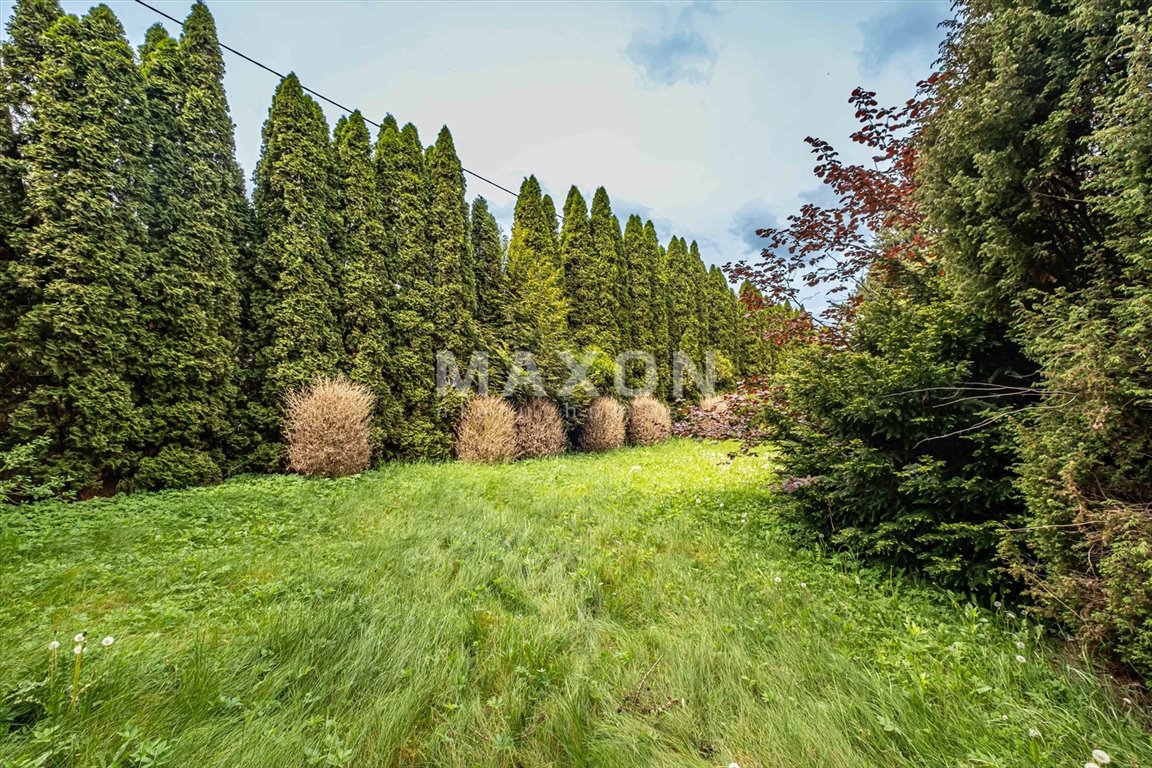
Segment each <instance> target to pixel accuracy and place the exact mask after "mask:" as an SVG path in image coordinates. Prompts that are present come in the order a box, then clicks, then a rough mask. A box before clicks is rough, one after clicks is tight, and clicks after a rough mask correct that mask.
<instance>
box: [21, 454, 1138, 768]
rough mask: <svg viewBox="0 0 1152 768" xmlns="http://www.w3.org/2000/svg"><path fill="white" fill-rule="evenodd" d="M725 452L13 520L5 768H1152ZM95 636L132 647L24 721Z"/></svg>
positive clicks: (1043, 680) (372, 476) (1022, 635)
mask: <svg viewBox="0 0 1152 768" xmlns="http://www.w3.org/2000/svg"><path fill="white" fill-rule="evenodd" d="M730 448H731V446H727V445H719V446H716V445H713V446H710V447H705V446H701V445H699V444H696V443H692V442H687V441H683V440H673V441H671V442H670V443H667V444H664V445H661V446H657V447H653V448H645V449H632V450H623V451H616V452H612V453H608V454H600V455H590V454H579V455H567V456H564V457H560V458H556V459H552V460H549V461H535V462H528V463H520V464H509V465H502V466H487V465H470V464H463V463H458V464H449V465H406V466H389V467H387V468H385V469H383V470H379V471H371V472H366V473H363V474H361V475H358V476H356V477H351V478H345V479H342V480H319V479H309V478H304V477H299V476H280V477H260V478H252V479H242V480H236V481H231V482H227V483H225V484H223V485H221V486H217V487H214V488H205V489H197V490H190V491H179V492H167V493H160V494H152V495H133V496H122V497H117V498H114V499H108V500H99V501H93V502H86V503H83V504H80V505H73V506H67V505H62V504H55V503H47V504H42V505H37V506H31V507H25V508H20V509H5V510H3V511H2V512H0V595H3V598H2V600H0V644H2V647H3V649H4V652H3V653H2V654H0V697H2V698H0V701H3V704H0V713H3V715H2V717H4V718H5V721H4V722H3V723H2V724H0V765H3V766H6V767H7V766H32V765H45V766H93V767H97V766H107V765H119V766H135V765H167V766H174V767H175V766H181V767H182V766H196V767H197V768H208V767H212V766H220V767H223V766H228V767H229V768H267V767H268V766H276V767H277V768H280V767H284V766H287V767H292V766H365V767H367V766H373V767H375V766H507V767H509V768H511V767H512V766H524V768H530V767H535V766H575V765H584V766H700V767H701V768H704V767H705V766H727V765H728V764H729V763H730V762H736V763H737V764H739V765H740V766H741V768H749V767H750V766H781V765H785V766H816V765H821V766H860V767H861V768H863V767H865V766H868V767H871V766H878V765H883V766H961V765H966V766H1053V765H1075V766H1079V765H1083V764H1084V763H1085V762H1086V761H1087V760H1088V758H1089V755H1090V753H1091V750H1092V749H1103V750H1105V751H1107V752H1108V753H1109V755H1111V758H1112V765H1114V766H1115V765H1123V766H1135V765H1137V764H1141V765H1149V764H1152V745H1150V742H1149V739H1148V736H1147V734H1146V733H1145V732H1144V731H1143V730H1142V727H1141V726H1142V721H1141V720H1140V719H1139V716H1138V715H1137V711H1138V708H1139V706H1140V702H1139V701H1136V702H1135V703H1134V704H1133V705H1132V706H1129V705H1127V704H1125V703H1124V702H1123V701H1122V698H1123V697H1125V696H1131V694H1130V693H1128V692H1125V691H1112V690H1109V689H1108V688H1107V687H1106V686H1105V685H1104V684H1103V683H1101V682H1099V681H1098V680H1097V679H1096V678H1094V677H1093V676H1092V675H1089V674H1087V673H1084V672H1081V671H1077V668H1076V667H1075V666H1070V665H1069V664H1067V663H1066V662H1065V661H1064V657H1062V656H1060V655H1058V654H1057V653H1056V652H1055V649H1054V648H1053V647H1052V646H1050V645H1048V644H1046V643H1045V642H1044V641H1042V640H1041V639H1039V634H1038V632H1037V630H1036V629H1035V628H1034V627H1032V626H1030V625H1029V624H1027V623H1025V622H1024V621H1023V620H1021V619H1019V618H1012V617H1011V616H1009V615H1008V613H1007V612H1008V611H1009V610H1010V608H1011V607H1010V606H1004V607H1002V608H1001V610H999V611H997V610H995V609H993V607H992V606H988V607H987V608H983V607H974V606H971V605H968V604H967V603H966V602H965V601H964V600H963V599H961V598H959V597H955V596H952V595H949V594H945V593H940V592H937V591H934V590H930V589H927V588H923V587H918V586H916V585H914V584H912V583H911V582H908V581H906V580H904V579H901V578H897V577H888V576H885V575H883V574H878V573H875V572H873V571H869V570H862V569H859V568H857V567H855V566H853V565H852V564H851V563H850V562H848V561H841V560H839V559H836V558H829V557H823V556H820V555H819V554H818V553H816V552H813V551H810V550H807V549H803V548H797V545H796V544H795V543H793V542H791V541H790V540H789V539H788V538H787V536H786V535H785V534H784V533H783V532H781V531H780V530H779V529H778V528H777V526H776V523H775V521H774V518H773V516H772V499H771V498H770V497H769V496H768V495H767V494H766V492H765V488H766V487H767V486H768V483H769V481H770V479H771V469H770V467H768V466H766V463H765V460H764V459H760V458H756V457H742V458H739V459H736V460H735V463H731V464H730V463H727V462H726V461H725V458H724V457H725V453H726V451H727V450H729V449H730ZM80 630H87V631H88V632H89V635H90V637H91V638H101V637H104V636H106V635H107V636H114V637H115V645H112V646H111V647H109V648H95V649H94V650H93V652H92V653H91V654H89V656H87V657H86V658H85V661H84V670H83V682H84V685H86V686H88V687H87V688H85V690H84V691H83V692H82V695H81V696H80V697H79V701H78V705H77V707H76V710H75V711H74V712H72V713H69V712H68V711H67V707H66V706H65V707H64V708H63V709H62V710H60V711H57V712H56V713H55V714H50V713H46V712H43V711H35V707H34V706H32V705H31V704H29V703H28V700H29V699H31V700H35V699H36V698H37V697H38V696H39V695H40V694H41V693H42V692H43V687H42V686H41V687H38V685H40V681H43V680H44V679H45V678H47V676H48V674H49V658H50V654H49V651H48V644H49V642H50V641H51V640H53V639H56V640H59V641H62V642H63V646H64V650H65V651H66V652H70V650H71V648H70V645H71V638H72V636H73V635H74V634H75V633H77V632H79V631H80ZM1017 644H1019V647H1018V645H1017ZM70 661H71V656H70V655H69V658H68V659H67V660H66V661H65V663H70ZM64 676H65V677H67V674H65V675H64ZM58 678H59V674H58ZM60 684H61V683H60V681H59V679H57V687H58V688H59V685H60ZM64 684H65V685H66V684H67V681H65V682H64ZM1030 731H1032V732H1033V733H1034V735H1030ZM118 754H119V755H120V756H119V757H117V755H118ZM133 755H135V756H136V757H132V756H133ZM149 755H151V756H152V757H148V759H149V760H153V762H147V761H146V760H145V759H144V757H147V756H149ZM141 756H144V757H141Z"/></svg>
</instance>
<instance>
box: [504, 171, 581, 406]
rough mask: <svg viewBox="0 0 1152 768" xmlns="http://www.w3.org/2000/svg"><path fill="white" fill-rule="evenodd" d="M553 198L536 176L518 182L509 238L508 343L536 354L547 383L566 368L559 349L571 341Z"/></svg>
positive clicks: (560, 377) (555, 380)
mask: <svg viewBox="0 0 1152 768" xmlns="http://www.w3.org/2000/svg"><path fill="white" fill-rule="evenodd" d="M550 201H551V198H549V197H548V196H547V195H542V194H541V191H540V184H539V182H537V181H536V177H535V176H529V177H528V178H527V179H525V180H524V183H523V184H521V185H520V196H519V197H518V198H517V200H516V212H515V218H514V219H513V223H512V238H511V240H510V241H509V243H508V283H509V295H510V301H511V306H510V322H511V325H510V327H509V333H508V343H509V346H510V347H511V349H512V350H513V351H517V350H527V351H531V352H532V353H533V354H534V355H535V356H536V364H537V365H538V366H539V368H540V371H541V373H542V374H543V376H544V383H545V386H546V387H549V388H552V387H555V386H557V385H558V384H559V383H560V382H561V381H562V380H563V377H564V373H565V371H566V370H567V368H566V366H565V365H564V364H563V358H562V357H561V353H562V352H564V351H566V349H567V347H568V306H569V305H568V298H567V297H566V296H565V295H564V271H563V269H562V268H561V267H560V259H559V257H558V256H557V255H556V247H555V240H554V239H553V227H554V226H555V224H554V222H555V220H556V217H555V215H554V211H553V210H550V205H549V203H550Z"/></svg>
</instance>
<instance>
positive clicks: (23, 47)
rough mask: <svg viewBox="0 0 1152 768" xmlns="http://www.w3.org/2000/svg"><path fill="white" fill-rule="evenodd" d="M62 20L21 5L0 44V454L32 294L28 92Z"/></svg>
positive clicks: (39, 5) (39, 7)
mask: <svg viewBox="0 0 1152 768" xmlns="http://www.w3.org/2000/svg"><path fill="white" fill-rule="evenodd" d="M62 15H63V11H61V9H60V4H59V2H58V0H20V1H19V2H17V3H16V6H15V8H14V9H13V10H12V16H11V17H10V18H9V20H8V27H7V31H8V39H7V40H5V41H4V42H3V43H0V451H3V450H5V449H6V448H8V447H11V446H12V435H11V433H10V431H9V430H8V429H7V427H6V424H7V414H8V411H9V410H10V409H11V408H13V407H14V406H15V405H16V403H17V402H18V401H19V400H20V398H21V396H22V395H21V392H22V391H23V389H24V388H25V386H26V383H25V382H22V381H21V379H20V376H19V373H18V366H17V365H16V359H17V356H18V350H19V346H18V345H17V344H16V337H15V328H16V322H17V319H18V318H19V317H20V316H21V315H22V314H23V313H25V312H27V311H28V310H29V308H30V307H31V305H32V303H33V300H34V292H33V291H32V290H31V287H30V286H29V285H28V284H27V281H23V282H21V281H20V280H18V273H19V270H20V264H21V263H22V262H23V261H24V259H25V255H26V250H25V244H24V242H23V238H24V237H25V234H24V233H26V232H27V230H28V228H29V227H30V226H31V225H32V223H33V219H32V214H33V211H32V210H30V209H29V208H28V207H27V206H26V204H25V199H24V179H23V177H24V174H25V169H24V167H23V164H22V163H21V156H22V150H21V144H22V143H24V142H25V141H26V140H27V133H28V130H29V127H30V125H29V124H30V121H31V120H32V101H31V99H32V92H33V90H34V87H35V85H34V84H35V79H36V77H37V74H38V72H40V64H41V62H43V60H44V58H45V48H44V44H43V43H42V42H41V37H42V35H43V34H44V33H45V32H46V31H47V30H48V29H49V28H50V27H51V26H52V24H53V23H54V22H55V21H56V20H57V19H58V18H60V17H61V16H62Z"/></svg>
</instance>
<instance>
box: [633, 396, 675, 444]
mask: <svg viewBox="0 0 1152 768" xmlns="http://www.w3.org/2000/svg"><path fill="white" fill-rule="evenodd" d="M671 433H672V415H671V414H670V413H669V412H668V406H666V405H664V403H662V402H660V401H659V400H657V399H656V398H654V397H652V395H640V396H639V397H637V398H634V399H633V400H632V411H631V413H630V414H629V415H628V438H629V439H630V440H631V441H632V444H633V445H656V444H657V443H662V442H664V441H665V440H667V439H668V436H669V435H670V434H671Z"/></svg>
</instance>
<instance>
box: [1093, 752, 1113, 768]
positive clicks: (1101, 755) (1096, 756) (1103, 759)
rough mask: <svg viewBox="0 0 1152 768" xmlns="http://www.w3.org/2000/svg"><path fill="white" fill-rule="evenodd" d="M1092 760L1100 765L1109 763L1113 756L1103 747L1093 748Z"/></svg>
mask: <svg viewBox="0 0 1152 768" xmlns="http://www.w3.org/2000/svg"><path fill="white" fill-rule="evenodd" d="M1092 760H1093V762H1095V763H1098V764H1100V765H1108V763H1110V762H1112V756H1111V755H1109V754H1108V753H1107V752H1105V751H1104V750H1102V749H1094V750H1092Z"/></svg>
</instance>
